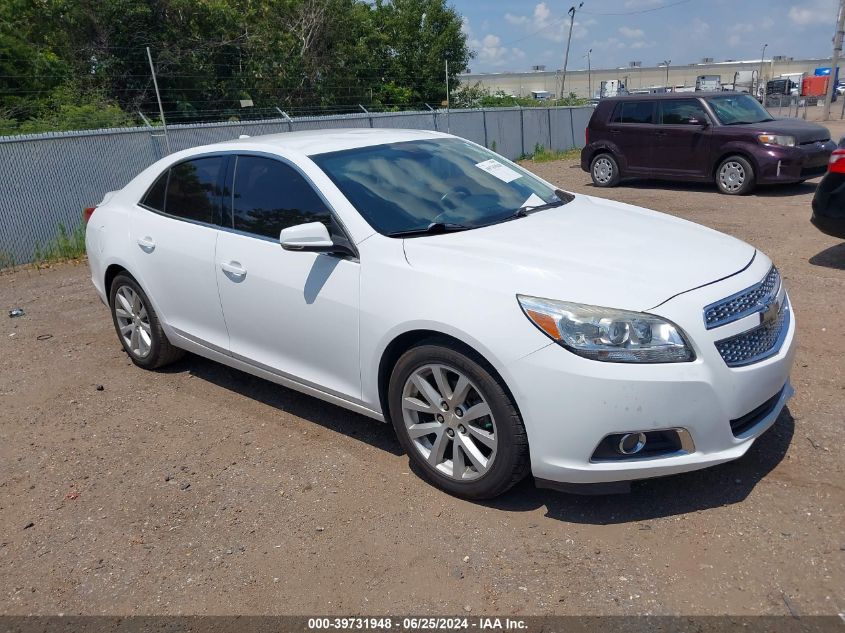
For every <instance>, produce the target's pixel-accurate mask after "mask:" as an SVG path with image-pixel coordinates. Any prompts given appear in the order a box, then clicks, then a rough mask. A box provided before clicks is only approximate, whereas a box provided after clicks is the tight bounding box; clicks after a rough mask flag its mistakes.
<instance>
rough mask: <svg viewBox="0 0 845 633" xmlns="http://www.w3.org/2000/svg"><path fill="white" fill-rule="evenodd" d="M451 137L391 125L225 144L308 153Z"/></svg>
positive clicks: (268, 135)
mask: <svg viewBox="0 0 845 633" xmlns="http://www.w3.org/2000/svg"><path fill="white" fill-rule="evenodd" d="M444 137H449V135H448V134H443V133H441V132H433V131H430V130H407V129H389V128H338V129H330V130H306V131H302V132H282V133H281V134H265V135H262V136H253V137H250V138H240V139H232V140H231V141H226V142H224V143H222V144H231V143H237V144H238V145H248V146H252V147H254V148H255V149H260V148H265V149H271V148H273V149H287V150H291V151H294V152H300V153H302V154H306V155H309V156H313V155H315V154H325V153H327V152H336V151H341V150H345V149H354V148H358V147H367V146H372V145H383V144H385V143H400V142H403V141H416V140H423V139H434V138H444Z"/></svg>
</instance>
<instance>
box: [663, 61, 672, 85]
mask: <svg viewBox="0 0 845 633" xmlns="http://www.w3.org/2000/svg"><path fill="white" fill-rule="evenodd" d="M671 63H672V60H671V59H664V60H663V65H664V66H666V87H667V88H668V87H669V64H671Z"/></svg>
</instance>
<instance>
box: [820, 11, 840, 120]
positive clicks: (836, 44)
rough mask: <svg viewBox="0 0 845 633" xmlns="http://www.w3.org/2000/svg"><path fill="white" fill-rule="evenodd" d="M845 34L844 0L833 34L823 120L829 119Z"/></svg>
mask: <svg viewBox="0 0 845 633" xmlns="http://www.w3.org/2000/svg"><path fill="white" fill-rule="evenodd" d="M843 35H845V0H841V1H840V3H839V19H838V20H837V23H836V34H835V35H834V36H833V59H831V60H830V61H831V65H830V82H829V83H828V86H827V91H828V94H827V98H826V99H825V103H824V120H825V121H828V120H830V104H831V102H832V101H833V97H835V96H836V77H837V75H836V71H837V69H838V67H839V56H840V55H841V54H842V37H843Z"/></svg>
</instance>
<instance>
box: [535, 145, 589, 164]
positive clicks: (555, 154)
mask: <svg viewBox="0 0 845 633" xmlns="http://www.w3.org/2000/svg"><path fill="white" fill-rule="evenodd" d="M580 156H581V150H580V149H578V148H577V147H573V148H571V149H567V150H557V149H546V148H545V147H543V146H542V145H540V144H539V143H538V144H537V145H535V146H534V153H533V154H532V155H531V156H527V157H526V158H530V159H531V160H532V161H534V162H535V163H548V162H551V161H553V160H575V159H576V158H580Z"/></svg>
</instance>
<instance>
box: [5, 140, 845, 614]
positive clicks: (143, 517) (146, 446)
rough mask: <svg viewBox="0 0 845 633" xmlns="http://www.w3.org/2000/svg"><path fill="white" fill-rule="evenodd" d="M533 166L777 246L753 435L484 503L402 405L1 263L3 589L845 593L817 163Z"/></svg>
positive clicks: (226, 607)
mask: <svg viewBox="0 0 845 633" xmlns="http://www.w3.org/2000/svg"><path fill="white" fill-rule="evenodd" d="M834 127H835V128H838V127H842V129H841V130H839V129H835V132H836V133H837V135H838V133H841V132H845V126H841V125H837V126H834ZM536 170H537V171H538V172H539V173H541V174H542V175H543V176H544V177H546V178H548V179H549V180H552V181H554V182H556V183H558V184H559V185H561V186H562V187H563V188H566V189H571V190H573V191H580V192H585V193H590V194H597V195H601V196H606V197H610V198H614V199H618V200H623V201H626V202H631V203H633V204H638V205H642V206H646V207H652V208H655V209H658V210H661V211H665V212H668V213H672V214H675V215H678V216H681V217H684V218H688V219H691V220H694V221H696V222H700V223H703V224H706V225H708V226H711V227H713V228H716V229H719V230H722V231H725V232H728V233H731V234H733V235H736V236H738V237H740V238H742V239H744V240H747V241H748V242H750V243H752V244H754V245H755V246H757V247H758V248H760V249H762V250H763V251H765V252H766V253H768V254H769V255H770V256H771V257H772V258H773V259H774V260H775V261H776V262H777V264H778V266H780V268H781V270H782V272H783V273H784V276H785V278H786V280H787V283H788V286H789V289H790V292H791V295H792V301H793V304H794V308H795V312H796V313H797V318H798V323H799V330H800V332H799V336H800V349H799V352H798V356H797V361H796V365H795V369H794V372H793V382H794V385H795V388H796V396H795V398H794V399H793V400H792V401H791V402H790V404H789V408H788V410H787V411H785V412H784V413H783V415H781V417H780V419H779V420H778V422H777V424H776V425H775V427H774V428H773V429H772V430H771V431H769V432H768V433H767V434H766V435H764V436H763V437H762V438H761V439H760V440H759V441H758V442H757V443H756V444H755V445H754V446H753V447H752V448H751V450H750V451H749V453H748V454H747V455H746V456H745V457H744V458H743V459H741V460H739V461H737V462H734V463H731V464H728V465H724V466H720V467H717V468H713V469H710V470H706V471H701V472H698V473H692V474H688V475H682V476H676V477H671V478H665V479H661V480H654V481H647V482H640V483H637V484H635V486H634V488H633V491H632V492H631V494H629V495H626V496H608V497H578V496H573V495H565V494H559V493H554V492H550V491H538V490H536V489H535V488H534V487H533V484H532V482H531V481H530V480H529V481H525V482H524V483H523V484H521V485H520V486H518V487H517V488H516V489H514V490H513V491H511V492H510V493H509V494H508V495H506V496H505V497H504V498H502V499H500V500H497V501H496V502H493V503H489V504H477V503H468V502H465V501H461V500H458V499H454V498H451V497H449V496H447V495H445V494H443V493H441V492H439V491H437V490H435V489H434V488H432V487H430V486H428V485H427V484H425V483H423V482H422V481H421V480H420V479H418V478H417V477H416V476H415V475H414V474H413V473H412V472H411V471H410V469H409V467H408V460H407V459H406V457H405V456H404V455H402V454H401V453H400V451H399V446H398V444H397V442H396V440H395V439H394V437H393V434H392V430H391V428H390V427H389V426H387V425H382V424H379V423H376V422H373V421H371V420H368V419H366V418H363V417H360V416H358V415H355V414H351V413H348V412H346V411H344V410H342V409H339V408H336V407H333V406H330V405H327V404H324V403H322V402H319V401H317V400H314V399H311V398H308V397H305V396H300V395H298V394H296V393H294V392H292V391H288V390H286V389H283V388H281V387H277V386H275V385H272V384H270V383H267V382H264V381H262V380H259V379H256V378H252V377H250V376H247V375H245V374H242V373H239V372H237V371H234V370H230V369H227V368H224V367H221V366H218V365H215V364H213V363H211V362H208V361H205V360H202V359H199V358H193V357H192V358H188V359H186V360H184V361H182V362H180V363H179V364H177V365H175V366H174V367H172V368H169V369H168V370H167V371H162V372H157V373H150V372H144V371H142V370H140V369H137V368H136V367H134V366H133V365H131V364H130V363H129V361H128V360H127V357H126V355H125V354H124V353H123V352H122V351H121V348H120V346H119V344H118V342H117V339H116V337H115V334H114V331H113V329H112V325H111V321H110V319H109V314H108V311H107V310H106V308H105V307H104V306H103V305H101V304H100V302H99V301H98V299H97V298H96V296H95V294H94V291H93V289H92V288H91V286H90V284H89V281H88V279H87V275H88V270H87V267H86V266H85V265H84V264H83V265H72V264H71V265H61V266H57V267H56V268H53V269H50V270H44V271H41V272H36V271H21V272H17V273H14V274H5V275H0V307H2V308H3V313H2V315H0V361H2V364H1V365H0V539H1V540H2V542H1V543H0V612H3V613H15V614H26V613H43V614H49V613H59V612H61V613H65V614H76V613H79V614H99V613H109V614H130V613H144V614H188V613H191V614H195V613H196V614H199V613H202V614H223V613H226V614H232V613H262V614H270V613H272V614H282V613H293V614H309V613H333V614H352V613H365V614H382V613H389V614H401V613H408V612H415V613H467V612H470V613H473V614H480V613H493V614H546V613H556V614H574V613H578V614H604V613H609V614H634V613H654V614H670V613H682V614H719V613H733V614H759V613H766V614H789V613H790V612H792V613H800V614H822V613H824V614H833V613H839V612H843V611H845V589H843V588H845V535H843V516H845V493H844V492H843V482H845V476H843V452H842V430H843V422H845V375H843V370H845V360H843V359H844V358H845V337H843V336H842V335H841V331H842V315H843V314H844V313H845V244H842V243H840V242H838V241H837V240H834V239H831V238H828V237H825V236H824V235H822V234H820V233H819V232H817V231H816V230H815V229H814V228H813V227H812V226H811V225H810V224H809V222H808V217H809V209H810V199H811V196H812V193H813V190H814V187H815V184H814V183H806V184H804V185H801V186H794V187H789V188H785V189H771V190H762V191H760V192H759V193H757V194H756V195H754V196H751V197H747V198H731V197H727V196H722V195H719V194H717V193H716V192H715V191H714V190H713V189H712V188H711V187H708V186H683V185H668V186H667V185H659V184H656V183H645V182H641V183H633V184H630V185H627V186H624V187H620V188H618V189H614V190H611V191H601V192H597V191H596V190H595V189H593V188H592V187H591V186H590V185H589V178H588V177H587V175H586V174H584V173H583V172H581V171H580V170H579V169H578V168H577V167H576V165H575V164H574V162H570V161H562V162H557V163H547V164H541V165H536ZM15 306H21V307H23V308H24V309H25V310H26V316H24V317H22V318H17V319H10V318H8V317H7V316H6V312H5V311H6V310H8V309H10V308H12V307H15ZM98 385H102V390H98Z"/></svg>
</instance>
